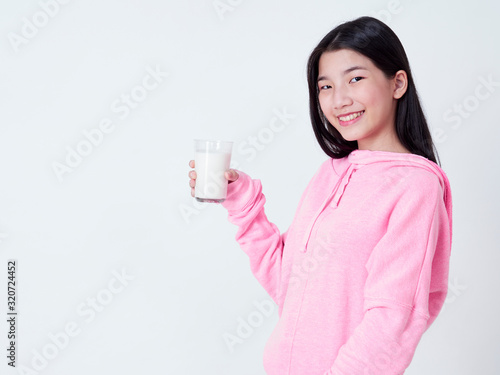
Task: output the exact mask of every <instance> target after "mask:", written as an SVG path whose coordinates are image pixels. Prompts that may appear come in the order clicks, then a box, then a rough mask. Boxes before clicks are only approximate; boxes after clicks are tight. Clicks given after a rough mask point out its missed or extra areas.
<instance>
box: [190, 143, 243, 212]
mask: <svg viewBox="0 0 500 375" xmlns="http://www.w3.org/2000/svg"><path fill="white" fill-rule="evenodd" d="M232 148H233V142H230V141H209V140H203V139H195V140H194V151H195V154H194V166H195V171H196V185H195V187H194V196H195V198H196V200H197V201H198V202H210V203H222V202H224V201H225V200H226V195H227V180H226V178H225V177H224V173H225V172H226V171H227V170H228V169H229V164H230V163H231V151H232Z"/></svg>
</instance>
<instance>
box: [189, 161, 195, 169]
mask: <svg viewBox="0 0 500 375" xmlns="http://www.w3.org/2000/svg"><path fill="white" fill-rule="evenodd" d="M189 166H190V167H191V168H194V160H190V161H189Z"/></svg>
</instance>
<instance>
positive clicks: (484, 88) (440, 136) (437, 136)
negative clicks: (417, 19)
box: [432, 74, 500, 143]
mask: <svg viewBox="0 0 500 375" xmlns="http://www.w3.org/2000/svg"><path fill="white" fill-rule="evenodd" d="M478 81H479V84H478V85H477V86H476V88H475V89H474V93H473V94H471V95H468V96H466V97H465V98H464V99H463V100H462V101H461V102H459V103H455V104H453V108H450V109H448V110H446V111H445V112H444V113H443V120H444V121H445V122H447V123H450V124H451V125H450V129H452V130H458V129H459V128H460V127H461V126H462V123H463V121H464V120H466V119H468V118H469V117H470V116H471V115H472V113H474V112H475V111H477V110H478V109H479V107H480V106H481V102H485V101H486V100H488V99H490V98H491V97H492V96H493V94H494V93H495V91H496V90H497V88H498V87H500V82H499V81H495V80H494V79H493V76H492V75H491V74H490V75H489V76H488V78H487V79H486V78H484V77H482V76H479V77H478ZM446 130H447V129H445V128H434V129H433V130H432V137H433V138H434V140H435V142H436V143H443V142H446V140H447V139H448V135H447V131H446Z"/></svg>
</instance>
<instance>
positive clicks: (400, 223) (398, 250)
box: [324, 172, 451, 375]
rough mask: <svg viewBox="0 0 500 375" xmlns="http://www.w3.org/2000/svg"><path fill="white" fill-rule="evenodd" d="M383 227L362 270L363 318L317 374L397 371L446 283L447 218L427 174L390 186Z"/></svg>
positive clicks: (441, 300) (376, 374)
mask: <svg viewBox="0 0 500 375" xmlns="http://www.w3.org/2000/svg"><path fill="white" fill-rule="evenodd" d="M395 189H397V190H396V191H395V194H394V196H395V198H396V199H395V202H394V206H393V208H392V211H391V213H390V215H389V217H388V222H387V230H386V233H385V234H384V236H383V237H382V238H381V240H380V241H379V242H378V243H377V245H376V246H375V248H374V249H373V251H372V253H371V255H370V257H369V259H368V261H367V263H366V265H365V268H366V270H367V274H368V277H367V280H366V284H365V289H364V307H363V311H364V317H363V320H362V321H361V323H360V324H359V325H358V326H357V327H356V328H355V329H354V331H353V334H352V335H351V337H349V339H348V340H347V342H346V344H345V345H343V346H342V347H341V348H340V350H339V352H338V355H337V358H336V360H335V362H334V363H333V366H332V367H331V368H330V369H329V370H328V371H327V372H325V373H324V375H382V374H383V375H400V374H403V373H404V371H405V369H406V368H407V367H408V366H409V364H410V362H411V360H412V358H413V355H414V352H415V349H416V347H417V344H418V342H419V340H420V338H421V336H422V334H423V333H424V332H425V330H426V329H427V328H428V327H429V325H430V324H431V323H432V322H433V321H434V319H435V318H436V316H437V314H438V313H439V311H440V310H441V308H442V306H443V303H444V300H445V297H446V293H447V284H448V268H449V256H450V247H451V228H450V218H449V216H448V212H447V210H446V207H445V203H444V201H443V194H444V192H443V187H442V186H441V184H440V182H439V180H438V179H437V177H436V176H435V175H433V174H432V173H428V172H422V173H417V174H416V176H415V178H406V179H405V181H404V182H402V183H400V184H398V186H397V187H396V188H395Z"/></svg>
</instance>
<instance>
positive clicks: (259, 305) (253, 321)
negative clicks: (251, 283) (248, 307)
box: [222, 299, 276, 353]
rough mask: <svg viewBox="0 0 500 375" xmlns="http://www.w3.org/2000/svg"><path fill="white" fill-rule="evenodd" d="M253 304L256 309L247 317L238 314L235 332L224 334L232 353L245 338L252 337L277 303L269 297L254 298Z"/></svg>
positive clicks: (223, 337)
mask: <svg viewBox="0 0 500 375" xmlns="http://www.w3.org/2000/svg"><path fill="white" fill-rule="evenodd" d="M253 305H254V306H255V310H253V311H252V312H250V313H249V314H248V316H247V317H246V319H245V318H243V317H241V316H238V318H237V319H236V323H237V325H236V328H235V329H234V333H230V332H224V334H223V335H222V339H223V340H224V342H225V344H226V347H227V349H228V350H229V351H230V352H231V353H234V348H235V346H236V345H238V344H240V345H241V344H243V343H244V342H245V340H247V339H249V338H250V337H252V336H253V334H254V333H255V331H256V329H258V328H259V327H261V326H262V325H263V324H264V322H265V320H266V318H269V317H270V316H271V315H273V313H274V311H275V308H276V305H275V303H274V302H273V301H270V300H267V299H265V300H262V301H260V302H259V301H256V300H254V301H253Z"/></svg>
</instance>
